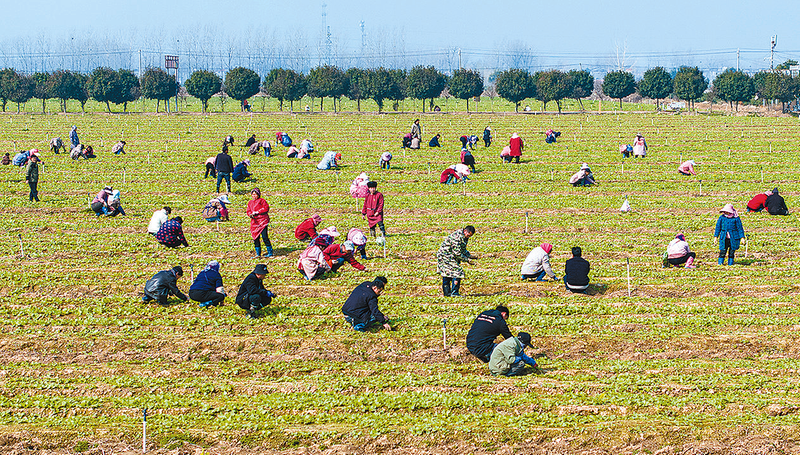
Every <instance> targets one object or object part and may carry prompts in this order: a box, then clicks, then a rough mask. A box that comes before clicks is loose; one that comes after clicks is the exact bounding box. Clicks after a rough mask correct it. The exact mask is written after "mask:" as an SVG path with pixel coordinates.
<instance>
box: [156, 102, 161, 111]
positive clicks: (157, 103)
mask: <svg viewBox="0 0 800 455" xmlns="http://www.w3.org/2000/svg"><path fill="white" fill-rule="evenodd" d="M159 104H161V100H158V99H157V100H156V114H158V105H159Z"/></svg>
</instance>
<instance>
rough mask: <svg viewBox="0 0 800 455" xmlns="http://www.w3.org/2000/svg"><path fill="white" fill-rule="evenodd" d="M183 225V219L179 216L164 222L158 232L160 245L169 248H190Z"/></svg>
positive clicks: (157, 236)
mask: <svg viewBox="0 0 800 455" xmlns="http://www.w3.org/2000/svg"><path fill="white" fill-rule="evenodd" d="M182 224H183V218H181V217H179V216H176V217H175V218H173V219H171V220H168V221H166V222H164V224H162V225H161V227H160V228H159V229H158V232H156V240H158V243H160V244H162V245H164V246H166V247H169V248H178V247H179V246H181V245H183V246H189V243H188V242H187V241H186V237H184V235H183V226H182Z"/></svg>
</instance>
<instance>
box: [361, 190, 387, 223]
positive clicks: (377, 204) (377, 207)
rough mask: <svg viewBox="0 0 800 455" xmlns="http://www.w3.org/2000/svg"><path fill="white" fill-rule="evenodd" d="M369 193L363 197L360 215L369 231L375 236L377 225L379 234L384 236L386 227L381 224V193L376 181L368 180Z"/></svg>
mask: <svg viewBox="0 0 800 455" xmlns="http://www.w3.org/2000/svg"><path fill="white" fill-rule="evenodd" d="M367 188H369V194H368V195H367V197H365V198H364V206H363V207H362V209H361V217H362V218H363V219H365V220H367V222H368V223H369V232H370V234H372V237H376V234H375V226H377V227H379V228H380V230H381V234H383V236H384V237H386V228H385V227H384V226H383V194H381V192H380V191H378V182H372V181H371V182H368V183H367Z"/></svg>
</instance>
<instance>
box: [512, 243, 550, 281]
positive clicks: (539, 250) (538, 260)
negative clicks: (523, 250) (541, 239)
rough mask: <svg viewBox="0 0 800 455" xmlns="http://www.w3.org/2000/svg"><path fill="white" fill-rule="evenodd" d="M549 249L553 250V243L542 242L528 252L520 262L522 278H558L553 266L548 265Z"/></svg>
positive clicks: (539, 279) (540, 279)
mask: <svg viewBox="0 0 800 455" xmlns="http://www.w3.org/2000/svg"><path fill="white" fill-rule="evenodd" d="M551 251H553V245H551V244H549V243H542V244H541V245H540V246H538V247H536V248H534V249H533V250H532V251H531V252H530V253H528V257H526V258H525V262H523V263H522V270H521V271H520V274H521V275H522V279H523V280H533V281H544V277H545V276H547V277H549V278H550V279H551V280H558V278H557V277H556V274H555V272H553V268H552V267H550V252H551Z"/></svg>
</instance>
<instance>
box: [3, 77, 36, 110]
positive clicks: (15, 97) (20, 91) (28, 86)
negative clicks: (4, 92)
mask: <svg viewBox="0 0 800 455" xmlns="http://www.w3.org/2000/svg"><path fill="white" fill-rule="evenodd" d="M34 87H36V83H35V82H34V81H33V78H32V77H31V76H26V75H24V74H20V75H19V77H18V78H17V81H16V84H15V86H14V87H12V88H11V90H10V91H9V93H8V100H9V101H11V102H14V103H17V113H19V111H20V105H21V104H23V103H27V102H28V101H29V100H30V99H31V98H33V89H34Z"/></svg>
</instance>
